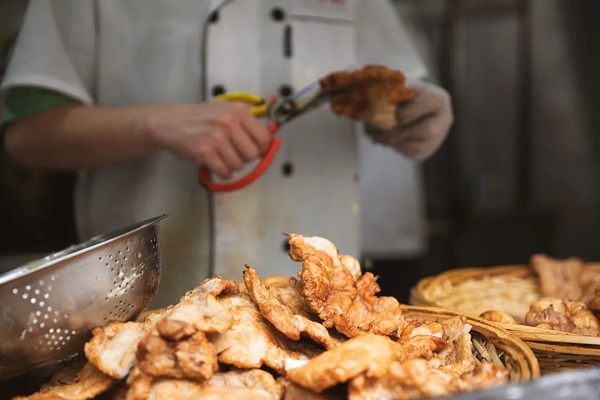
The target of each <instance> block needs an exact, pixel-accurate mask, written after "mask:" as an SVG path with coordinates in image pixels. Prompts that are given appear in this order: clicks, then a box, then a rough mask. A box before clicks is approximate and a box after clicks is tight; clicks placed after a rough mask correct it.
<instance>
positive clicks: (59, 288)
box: [0, 215, 165, 380]
mask: <svg viewBox="0 0 600 400" xmlns="http://www.w3.org/2000/svg"><path fill="white" fill-rule="evenodd" d="M164 217H165V215H162V216H159V217H156V218H153V219H149V220H147V221H144V222H141V223H138V224H135V225H132V226H129V227H127V228H125V229H122V230H119V231H116V232H112V233H109V234H106V235H102V236H98V237H95V238H93V239H91V240H89V241H87V242H85V243H82V244H79V245H76V246H71V247H69V248H67V249H65V250H63V251H61V252H58V253H55V254H51V255H49V256H47V257H45V258H43V259H40V260H36V261H33V262H31V263H28V264H25V265H23V266H21V267H19V268H16V269H14V270H11V271H9V272H7V273H5V274H2V275H0V380H3V379H7V378H10V377H12V376H15V375H18V374H20V373H23V372H26V371H29V370H32V369H35V368H38V367H41V366H45V365H48V364H53V363H56V362H58V361H62V360H65V359H69V358H71V357H74V356H76V355H77V354H81V352H82V349H83V345H84V343H85V342H86V341H87V340H88V339H89V337H90V332H91V330H92V329H93V328H95V327H98V326H103V325H107V324H108V323H110V322H114V321H127V320H130V319H132V318H135V317H136V316H137V315H138V314H139V313H141V312H142V311H143V310H144V309H145V308H146V307H147V306H148V304H149V303H150V301H151V300H152V298H153V296H154V294H155V292H156V289H157V288H158V281H159V277H160V251H159V235H158V233H159V232H158V222H159V221H160V220H161V219H163V218H164Z"/></svg>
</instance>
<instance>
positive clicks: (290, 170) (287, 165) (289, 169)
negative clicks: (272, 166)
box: [281, 161, 294, 176]
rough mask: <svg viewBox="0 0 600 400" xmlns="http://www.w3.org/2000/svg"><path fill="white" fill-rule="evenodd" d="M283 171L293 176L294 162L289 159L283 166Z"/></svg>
mask: <svg viewBox="0 0 600 400" xmlns="http://www.w3.org/2000/svg"><path fill="white" fill-rule="evenodd" d="M281 173H282V174H283V175H284V176H292V175H293V174H294V164H292V163H291V162H289V161H286V162H284V163H283V165H282V166H281Z"/></svg>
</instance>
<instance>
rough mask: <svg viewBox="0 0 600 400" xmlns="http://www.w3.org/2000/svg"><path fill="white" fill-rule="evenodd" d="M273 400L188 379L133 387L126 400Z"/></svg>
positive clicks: (247, 390) (261, 394)
mask: <svg viewBox="0 0 600 400" xmlns="http://www.w3.org/2000/svg"><path fill="white" fill-rule="evenodd" d="M190 399H218V400H221V399H231V400H249V399H257V400H273V399H274V398H273V397H272V396H271V395H270V394H269V393H268V392H266V391H264V390H260V389H252V388H247V387H240V386H210V385H206V384H203V383H198V382H195V381H190V380H186V379H172V378H168V379H158V380H155V381H152V382H151V383H149V384H148V385H147V386H144V387H142V386H135V385H133V386H131V388H130V390H129V391H128V392H127V397H126V400H190Z"/></svg>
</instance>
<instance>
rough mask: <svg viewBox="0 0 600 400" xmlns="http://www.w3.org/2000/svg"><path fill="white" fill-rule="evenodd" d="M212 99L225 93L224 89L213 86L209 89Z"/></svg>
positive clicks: (220, 86) (219, 86)
mask: <svg viewBox="0 0 600 400" xmlns="http://www.w3.org/2000/svg"><path fill="white" fill-rule="evenodd" d="M211 92H212V95H213V97H215V96H218V95H220V94H223V93H225V87H224V86H223V85H215V86H213V87H212V89H211Z"/></svg>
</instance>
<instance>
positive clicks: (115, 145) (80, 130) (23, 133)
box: [5, 105, 156, 170]
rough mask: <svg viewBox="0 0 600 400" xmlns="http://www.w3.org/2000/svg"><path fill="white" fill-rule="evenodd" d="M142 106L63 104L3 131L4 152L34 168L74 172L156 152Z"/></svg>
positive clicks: (12, 124) (15, 123)
mask: <svg viewBox="0 0 600 400" xmlns="http://www.w3.org/2000/svg"><path fill="white" fill-rule="evenodd" d="M147 112H148V110H146V109H145V107H124V108H107V107H97V106H85V105H67V106H61V107H56V108H53V109H50V110H48V111H45V112H42V113H39V114H36V115H33V116H29V117H25V118H22V119H20V120H17V121H15V122H13V123H11V124H10V125H8V126H7V127H6V137H5V146H6V150H7V152H8V153H9V154H10V155H11V156H12V157H13V158H14V159H15V160H17V161H18V162H20V163H22V164H24V165H26V166H29V167H35V168H48V169H56V170H77V169H87V168H94V167H98V166H102V165H107V164H112V163H118V162H122V161H126V160H131V159H134V158H138V157H141V156H144V155H146V154H148V153H150V152H152V151H154V150H155V149H156V146H155V145H154V144H153V140H152V138H151V135H150V134H149V133H148V130H147V129H145V127H144V126H143V125H144V124H143V121H144V120H145V119H144V113H147Z"/></svg>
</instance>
